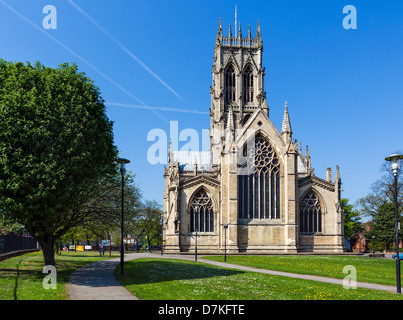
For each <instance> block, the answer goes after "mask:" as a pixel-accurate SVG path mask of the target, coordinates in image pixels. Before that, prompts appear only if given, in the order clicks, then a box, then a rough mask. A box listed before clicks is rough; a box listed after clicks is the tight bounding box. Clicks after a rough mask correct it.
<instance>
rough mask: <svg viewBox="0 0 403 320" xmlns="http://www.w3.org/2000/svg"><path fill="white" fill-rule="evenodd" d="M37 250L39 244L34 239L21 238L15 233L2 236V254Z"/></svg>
mask: <svg viewBox="0 0 403 320" xmlns="http://www.w3.org/2000/svg"><path fill="white" fill-rule="evenodd" d="M37 248H38V243H37V241H36V240H35V239H34V238H32V237H26V236H19V235H16V234H13V233H8V234H6V235H4V234H0V254H5V253H8V252H12V251H20V250H29V249H37Z"/></svg>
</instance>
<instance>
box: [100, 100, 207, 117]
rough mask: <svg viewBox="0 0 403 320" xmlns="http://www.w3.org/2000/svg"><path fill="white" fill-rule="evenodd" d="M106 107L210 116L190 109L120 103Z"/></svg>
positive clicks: (108, 103)
mask: <svg viewBox="0 0 403 320" xmlns="http://www.w3.org/2000/svg"><path fill="white" fill-rule="evenodd" d="M105 104H106V105H110V106H115V107H126V108H136V109H150V110H161V111H171V112H182V113H197V114H207V115H208V114H209V113H208V112H203V111H197V110H189V109H178V108H167V107H151V106H144V105H141V106H140V105H135V104H126V103H118V102H105Z"/></svg>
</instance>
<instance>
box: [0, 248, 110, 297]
mask: <svg viewBox="0 0 403 320" xmlns="http://www.w3.org/2000/svg"><path fill="white" fill-rule="evenodd" d="M115 257H116V256H115ZM55 259H56V269H57V288H56V289H48V290H46V289H44V288H43V285H42V282H43V279H44V277H45V276H46V275H47V274H44V273H42V270H43V267H44V260H43V256H42V252H34V253H28V254H25V255H22V256H18V257H13V258H9V259H6V260H3V261H0V300H67V299H68V298H69V297H68V294H67V289H66V286H65V285H66V282H67V280H68V277H69V275H70V274H71V273H72V272H73V271H74V270H76V269H77V268H79V267H81V266H84V265H86V264H88V263H91V262H94V261H98V260H100V259H109V255H106V254H105V256H103V257H100V256H99V253H96V252H72V251H69V252H63V253H62V255H61V256H58V255H56V256H55Z"/></svg>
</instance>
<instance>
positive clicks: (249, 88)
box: [243, 66, 253, 103]
mask: <svg viewBox="0 0 403 320" xmlns="http://www.w3.org/2000/svg"><path fill="white" fill-rule="evenodd" d="M243 101H244V102H245V103H247V102H253V71H252V68H251V66H248V67H247V68H246V69H245V71H244V73H243Z"/></svg>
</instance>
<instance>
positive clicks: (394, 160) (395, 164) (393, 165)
mask: <svg viewBox="0 0 403 320" xmlns="http://www.w3.org/2000/svg"><path fill="white" fill-rule="evenodd" d="M402 159H403V155H401V154H392V155H390V156H389V157H386V158H385V160H386V161H389V162H390V171H391V172H392V174H393V175H394V176H397V175H398V174H399V171H400V160H402Z"/></svg>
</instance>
